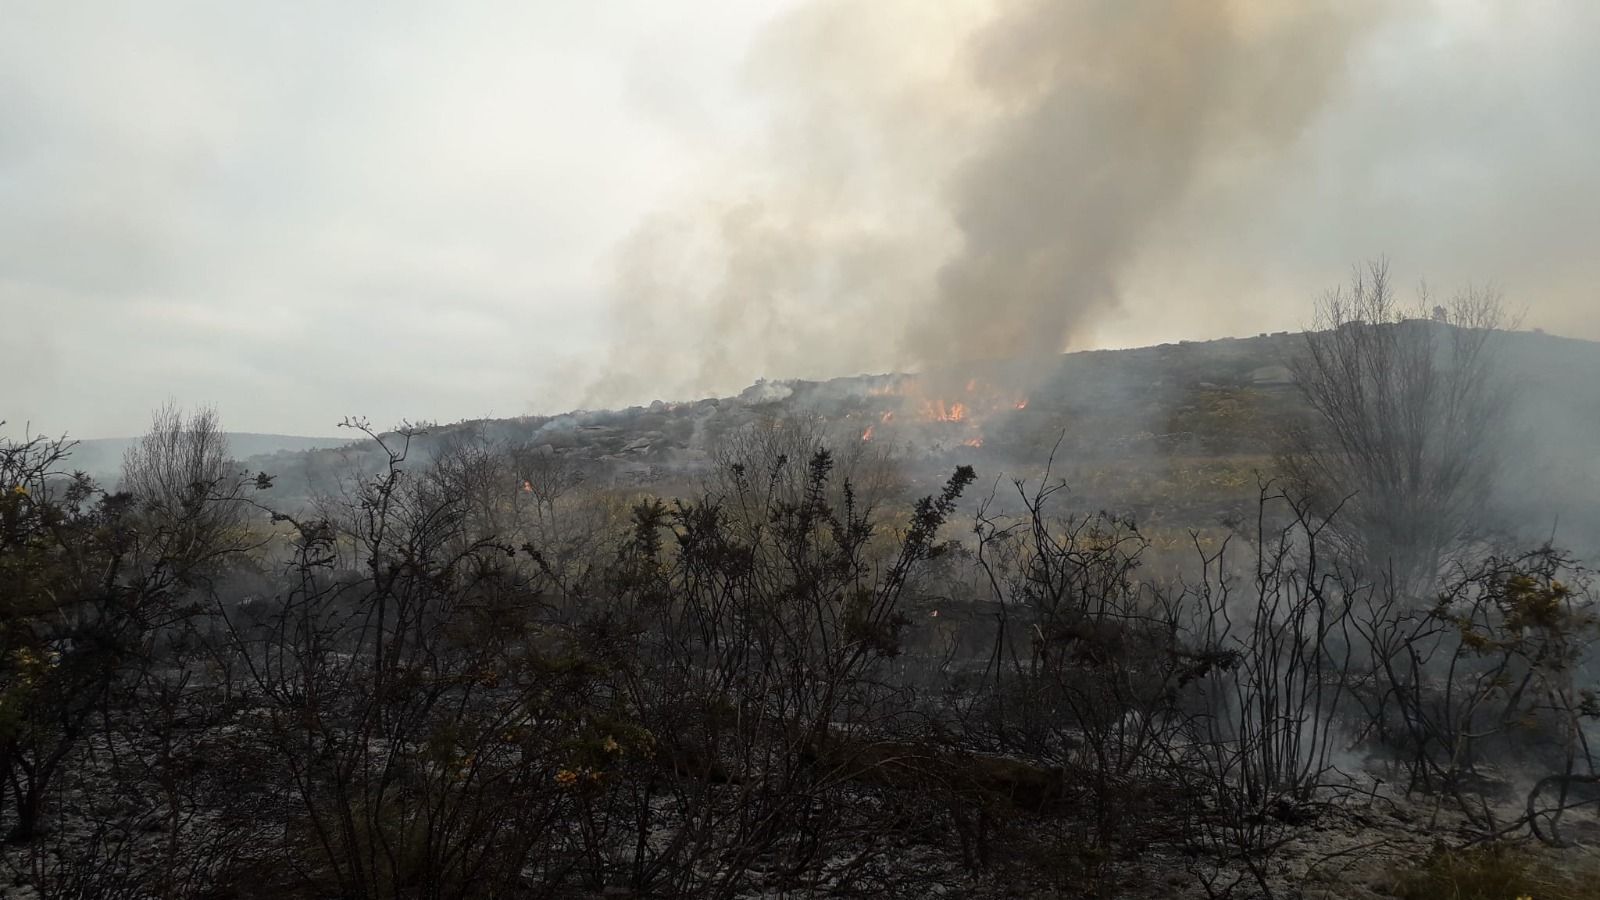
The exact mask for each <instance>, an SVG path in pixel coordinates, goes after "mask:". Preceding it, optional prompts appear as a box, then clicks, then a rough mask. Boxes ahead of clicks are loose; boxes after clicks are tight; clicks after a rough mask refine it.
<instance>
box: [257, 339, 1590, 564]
mask: <svg viewBox="0 0 1600 900" xmlns="http://www.w3.org/2000/svg"><path fill="white" fill-rule="evenodd" d="M1505 337H1506V340H1505V341H1504V342H1503V343H1502V344H1501V345H1500V347H1499V350H1500V355H1501V359H1502V362H1503V364H1504V368H1505V371H1506V372H1507V374H1508V375H1509V376H1510V377H1511V378H1512V379H1513V380H1514V382H1515V383H1516V384H1517V386H1518V388H1519V391H1518V401H1517V404H1516V408H1515V410H1514V412H1513V416H1512V421H1511V422H1510V423H1508V428H1507V429H1506V431H1507V433H1505V434H1500V435H1485V436H1484V437H1485V439H1486V440H1493V441H1497V442H1499V443H1500V444H1501V446H1502V447H1503V448H1504V449H1505V451H1506V452H1507V455H1508V457H1509V459H1510V462H1511V465H1510V466H1509V467H1508V469H1507V471H1506V472H1505V473H1504V474H1503V476H1502V479H1501V482H1500V483H1499V484H1496V485H1494V486H1493V488H1494V489H1495V491H1496V493H1497V494H1499V495H1501V500H1502V504H1501V507H1502V509H1503V510H1504V514H1505V516H1506V518H1507V519H1510V520H1514V521H1516V522H1518V523H1522V524H1524V525H1525V526H1526V527H1527V528H1528V529H1531V530H1536V531H1542V532H1543V533H1546V534H1549V533H1554V532H1557V531H1559V533H1560V534H1561V535H1562V536H1564V537H1566V536H1570V537H1571V538H1572V539H1579V538H1578V536H1579V535H1581V536H1582V537H1581V540H1582V541H1583V542H1586V543H1588V544H1592V545H1594V546H1597V547H1600V343H1595V342H1592V341H1582V340H1574V339H1568V338H1561V337H1556V336H1553V335H1546V334H1541V333H1533V332H1514V333H1510V334H1507V335H1506V336H1505ZM1304 346H1305V344H1304V341H1303V339H1302V337H1301V336H1300V335H1299V334H1291V333H1283V332H1280V333H1276V334H1270V335H1267V334H1263V335H1259V336H1256V337H1249V338H1225V339H1221V340H1214V341H1184V342H1180V343H1176V344H1163V345H1161V346H1156V347H1144V348H1138V349H1129V350H1096V351H1085V352H1078V353H1069V354H1066V355H1062V356H1053V357H1048V358H1044V359H1032V360H996V361H990V362H982V363H968V364H960V365H952V366H948V367H944V368H941V369H938V370H934V371H929V372H924V373H922V374H920V375H905V374H882V375H860V376H850V377H843V378H835V379H831V380H827V381H806V380H777V381H759V382H757V383H756V384H754V385H751V386H750V387H749V388H747V389H746V390H745V391H743V392H742V393H741V394H739V395H738V396H734V397H722V398H707V399H699V400H688V401H684V402H664V401H657V402H655V403H652V404H650V405H648V406H635V407H631V408H628V409H619V410H578V411H573V412H570V413H564V414H561V415H555V416H529V417H522V418H516V419H492V420H477V421H465V422H458V423H455V424H451V425H439V426H433V427H430V428H429V429H427V433H426V434H424V435H421V436H419V437H418V438H417V439H416V440H415V441H413V442H412V444H411V453H410V456H409V460H408V464H412V465H424V464H426V463H427V462H428V461H429V460H431V459H433V458H436V457H437V455H438V454H440V453H442V452H446V451H448V449H449V448H450V447H452V446H455V445H458V444H459V443H461V442H463V441H465V442H471V443H479V442H481V443H483V444H486V445H489V446H492V447H496V448H500V449H502V450H510V449H512V448H519V447H520V448H522V451H523V452H526V453H534V454H539V455H547V456H551V457H561V458H565V459H567V460H569V461H570V463H571V464H572V465H576V466H580V467H582V468H583V469H584V470H585V471H587V472H589V473H590V475H591V477H592V478H594V479H595V480H596V482H603V483H605V484H609V485H613V486H615V487H617V488H619V489H625V490H642V491H647V492H661V493H668V494H671V493H674V492H677V491H681V490H692V489H693V487H692V485H693V483H694V481H695V479H696V478H697V477H698V475H700V474H701V473H704V472H705V471H706V470H707V469H708V468H709V467H710V465H711V464H712V459H713V457H714V455H715V450H716V448H717V447H718V446H721V445H722V444H724V443H725V441H726V439H727V438H728V437H729V436H730V435H733V434H736V433H738V432H739V431H741V430H742V429H743V428H745V427H746V426H749V425H751V424H752V423H756V422H759V421H761V420H763V419H766V418H770V417H786V416H794V415H799V416H804V417H807V418H809V419H811V420H812V421H814V422H817V423H819V425H820V427H822V428H823V430H824V431H825V433H826V434H827V439H828V440H829V442H830V443H831V444H832V445H833V446H834V447H836V448H844V447H849V446H852V445H857V446H861V447H863V448H869V447H870V448H873V449H877V448H883V449H886V450H893V451H894V453H895V455H896V456H897V457H898V458H899V459H900V460H901V462H902V466H901V468H902V469H903V471H904V473H905V474H906V476H907V477H908V478H909V479H910V480H911V482H912V489H913V490H923V491H926V490H931V489H933V488H934V487H936V486H937V484H938V483H940V481H941V480H942V479H943V477H944V476H945V475H947V474H948V471H949V467H950V466H951V465H953V464H955V463H972V464H974V465H976V466H977V467H978V470H979V472H980V474H981V475H983V476H984V477H986V478H988V477H995V476H1002V475H1004V476H1007V477H1009V476H1012V475H1024V476H1027V475H1036V474H1037V473H1038V472H1039V470H1040V467H1041V466H1042V465H1043V463H1044V462H1045V461H1046V460H1047V459H1049V458H1050V456H1051V454H1052V451H1054V453H1055V462H1054V471H1055V472H1056V474H1058V475H1062V476H1064V477H1066V478H1068V479H1069V481H1070V482H1071V483H1072V485H1073V490H1074V496H1075V498H1076V500H1077V502H1078V503H1079V504H1080V505H1082V506H1084V507H1085V508H1091V509H1093V508H1109V509H1115V510H1118V511H1128V512H1131V513H1133V514H1136V515H1137V516H1138V517H1139V520H1140V521H1141V523H1151V524H1156V523H1165V524H1167V525H1170V526H1171V527H1173V528H1175V529H1178V531H1179V533H1181V531H1182V529H1185V528H1189V527H1203V526H1205V525H1206V524H1207V523H1209V522H1215V521H1216V520H1217V518H1218V516H1219V515H1222V514H1224V513H1226V512H1227V511H1228V510H1229V509H1237V510H1247V509H1248V508H1249V507H1250V505H1251V504H1252V503H1253V502H1254V498H1255V494H1256V491H1257V482H1256V477H1257V473H1260V472H1263V471H1265V470H1268V469H1270V467H1271V465H1272V459H1271V454H1272V452H1273V447H1274V440H1273V437H1272V436H1273V434H1274V431H1275V429H1276V428H1277V427H1278V426H1279V425H1281V424H1282V423H1283V422H1285V421H1286V420H1288V419H1290V418H1292V417H1295V416H1299V415H1304V414H1306V410H1305V407H1304V405H1303V401H1302V400H1301V398H1300V395H1299V392H1298V391H1297V390H1296V388H1295V385H1294V384H1293V381H1292V376H1291V375H1290V372H1289V369H1288V367H1287V366H1286V365H1285V363H1286V362H1287V361H1288V360H1289V359H1290V358H1291V357H1292V356H1294V355H1295V354H1297V353H1299V352H1302V351H1303V348H1304ZM269 440H270V439H269ZM277 440H304V441H312V440H315V439H309V438H298V439H289V438H278V439H277ZM334 447H336V448H337V449H328V448H334ZM281 449H282V450H284V451H286V452H279V453H277V454H275V455H272V456H265V455H262V456H258V457H257V458H255V459H248V457H249V456H250V455H251V454H249V453H244V452H239V451H238V450H236V452H235V455H236V456H239V457H240V458H241V459H245V460H246V465H247V466H248V467H249V468H250V469H251V471H256V470H263V471H266V472H269V473H271V474H273V475H275V476H277V484H276V487H275V489H274V493H273V497H274V500H275V501H276V502H278V503H280V504H282V505H285V506H288V507H292V506H295V505H297V504H299V503H301V502H303V501H304V500H305V498H307V497H309V496H312V495H315V494H319V493H327V492H330V491H333V490H334V489H335V488H336V487H337V486H338V479H339V477H340V476H341V473H348V472H351V471H361V472H368V473H371V472H376V471H378V470H379V469H380V468H381V467H382V464H383V460H384V457H383V454H382V453H381V452H379V451H378V449H377V448H376V447H375V446H373V445H372V443H371V442H370V441H361V442H346V441H338V440H328V441H325V442H322V443H319V444H316V445H315V446H310V447H308V448H307V449H305V450H301V451H296V450H293V449H292V448H291V447H289V446H288V445H283V446H282V448H281ZM592 483H593V482H592Z"/></svg>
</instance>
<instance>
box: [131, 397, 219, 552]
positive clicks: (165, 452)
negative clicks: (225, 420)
mask: <svg viewBox="0 0 1600 900" xmlns="http://www.w3.org/2000/svg"><path fill="white" fill-rule="evenodd" d="M244 487H245V484H244V479H243V477H242V475H241V474H240V473H239V472H238V471H236V470H235V466H234V464H233V461H232V460H231V459H230V458H229V456H228V437H227V435H226V434H225V433H224V432H223V430H222V419H221V417H220V416H218V415H217V411H216V410H215V409H213V408H211V407H201V408H199V409H197V410H195V411H194V412H193V413H190V414H187V415H185V413H184V411H183V409H182V408H181V407H179V406H178V405H177V404H174V403H170V402H169V403H167V404H166V405H164V406H162V407H161V408H160V409H158V410H156V412H155V414H154V415H153V416H152V417H151V422H150V431H149V433H147V434H146V435H145V436H144V437H143V438H141V439H140V440H139V442H138V443H137V444H135V445H133V446H132V447H129V448H128V450H127V452H126V453H124V454H123V458H122V490H124V491H126V492H128V493H130V494H132V495H133V496H134V497H136V498H137V499H138V501H139V502H140V504H142V506H143V509H144V512H145V514H146V515H147V517H148V518H149V520H150V523H151V524H152V525H153V526H154V528H155V530H156V532H157V533H159V534H160V535H161V536H162V537H163V538H164V539H165V540H166V541H167V542H168V543H169V544H170V546H169V547H168V548H167V551H168V552H169V553H170V554H171V555H173V556H174V557H177V558H188V559H190V560H194V561H199V560H203V559H206V558H209V557H213V556H215V555H216V554H218V553H220V552H226V551H228V550H231V549H239V542H240V540H241V539H242V538H243V534H242V526H243V524H244V520H245V515H246V505H245V504H244V502H243V501H242V500H241V494H242V493H243V490H244Z"/></svg>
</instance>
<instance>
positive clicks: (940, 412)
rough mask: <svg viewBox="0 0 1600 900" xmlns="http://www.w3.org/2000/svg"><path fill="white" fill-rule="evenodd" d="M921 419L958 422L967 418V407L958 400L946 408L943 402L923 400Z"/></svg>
mask: <svg viewBox="0 0 1600 900" xmlns="http://www.w3.org/2000/svg"><path fill="white" fill-rule="evenodd" d="M922 417H923V418H924V419H928V420H931V421H934V422H960V421H963V420H965V419H966V418H967V405H966V404H965V403H962V402H961V401H959V400H957V401H955V402H952V403H951V404H949V405H948V406H946V405H945V402H944V401H943V400H924V401H922Z"/></svg>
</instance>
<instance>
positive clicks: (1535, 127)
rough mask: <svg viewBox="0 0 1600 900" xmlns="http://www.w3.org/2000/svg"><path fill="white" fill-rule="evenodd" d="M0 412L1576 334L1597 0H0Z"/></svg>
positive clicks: (453, 415) (470, 411) (434, 401)
mask: <svg viewBox="0 0 1600 900" xmlns="http://www.w3.org/2000/svg"><path fill="white" fill-rule="evenodd" d="M0 21H3V22H4V23H5V25H4V27H3V28H0V378H3V381H0V384H3V385H4V387H3V388H0V418H3V419H7V420H9V421H10V423H11V424H10V425H9V426H7V429H6V430H7V431H11V432H14V431H17V430H20V429H19V426H20V425H21V424H22V423H23V422H29V421H31V423H32V424H33V426H34V428H35V430H40V429H42V430H45V431H52V432H56V431H63V430H66V431H71V432H72V433H73V434H75V435H79V436H83V437H97V436H110V435H123V434H131V433H137V432H139V431H141V430H142V429H143V427H144V425H145V424H146V422H147V421H148V415H149V410H150V409H151V408H152V407H154V406H156V405H158V404H159V403H161V402H162V401H163V400H165V399H167V398H169V397H170V398H174V399H177V400H179V401H180V402H186V403H198V402H209V403H215V404H216V405H217V406H218V407H219V408H220V409H221V411H222V414H223V419H224V422H225V423H226V424H227V426H228V427H230V428H232V429H235V430H246V431H279V432H293V433H302V434H329V433H332V432H333V430H334V429H333V427H332V426H333V424H334V423H335V422H337V421H338V420H339V419H340V418H341V417H342V416H343V415H345V414H362V415H366V416H369V417H371V418H372V419H373V420H374V421H376V422H378V423H380V424H391V423H393V422H394V421H397V420H399V419H400V418H402V417H409V418H413V419H416V418H429V419H437V420H443V421H453V420H456V419H460V418H467V417H477V416H487V415H493V416H510V415H520V414H525V413H529V412H546V411H555V410H560V409H565V408H571V407H573V406H578V405H598V404H602V403H603V404H617V403H624V402H641V401H648V400H650V399H652V398H654V397H657V396H685V395H689V394H695V393H701V392H723V391H732V390H737V389H738V388H739V387H741V386H742V385H743V384H746V383H748V382H749V381H751V380H753V379H754V378H755V377H758V376H767V377H784V376H817V375H836V374H850V373H853V372H857V371H881V370H883V369H885V368H889V367H895V366H915V365H919V364H922V363H925V362H927V361H928V360H930V359H937V358H946V357H948V356H950V355H963V354H965V355H987V354H995V353H1003V352H1009V351H1011V350H1013V349H1014V350H1015V351H1016V352H1044V351H1046V350H1055V349H1064V348H1078V347H1089V346H1125V345H1132V344H1143V343H1153V342H1159V341H1165V340H1176V339H1179V338H1206V337H1216V336H1223V335H1229V334H1249V333H1254V332H1256V331H1264V330H1277V329H1283V328H1291V327H1295V326H1297V325H1299V324H1301V323H1302V322H1304V321H1305V320H1306V318H1307V317H1308V312H1309V307H1310V302H1311V300H1312V298H1313V297H1314V296H1315V295H1316V294H1317V293H1318V292H1320V291H1321V290H1322V289H1324V288H1326V287H1328V286H1330V285H1332V284H1334V283H1336V282H1337V281H1338V280H1339V279H1340V278H1342V277H1343V275H1344V273H1345V272H1346V271H1347V270H1348V268H1349V266H1350V265H1351V264H1352V263H1355V262H1358V261H1360V260H1361V259H1363V258H1365V257H1368V256H1371V255H1374V254H1379V253H1384V254H1388V255H1389V256H1390V257H1391V258H1392V260H1393V266H1394V271H1395V273H1396V274H1397V275H1398V276H1399V278H1400V279H1401V280H1402V281H1412V280H1416V279H1420V278H1423V277H1426V278H1427V279H1428V281H1429V283H1430V285H1431V286H1432V287H1433V288H1434V289H1435V290H1436V291H1439V292H1446V291H1448V290H1450V289H1451V288H1454V287H1456V286H1459V285H1462V284H1466V283H1469V282H1476V283H1482V282H1485V281H1493V282H1496V283H1498V284H1499V285H1500V286H1501V287H1502V288H1503V289H1504V290H1505V292H1506V294H1507V296H1508V299H1509V300H1510V301H1511V303H1512V304H1513V305H1514V306H1516V307H1517V308H1519V309H1523V310H1525V316H1524V321H1525V323H1526V324H1527V325H1528V326H1530V327H1532V326H1539V327H1544V328H1546V329H1548V330H1551V331H1555V332H1559V333H1564V334H1570V335H1574V336H1580V337H1587V338H1594V339H1600V292H1597V291H1600V253H1597V252H1596V251H1595V246H1596V244H1597V238H1600V171H1597V164H1596V160H1597V159H1600V155H1597V146H1600V144H1597V139H1600V4H1594V3H1590V2H1587V0H1572V2H1568V3H1558V2H1538V0H1528V2H1521V3H1509V2H1507V3H1489V2H1469V0H1461V2H1446V0H1437V2H1433V3H1427V2H1415V3H1403V2H1397V3H1387V2H1381V0H1373V2H1370V3H1354V4H1353V3H1349V2H1339V3H1328V4H1326V5H1325V6H1320V7H1319V6H1318V5H1317V4H1313V3H1308V2H1301V0H1293V2H1289V0H1285V2H1284V3H1282V4H1273V3H1265V2H1251V3H1246V2H1243V0H1239V2H1237V3H1230V2H1227V0H1171V2H1154V0H1071V2H1069V0H1015V2H1007V3H997V2H988V0H961V2H954V0H953V2H949V3H929V2H926V0H916V2H912V0H871V2H869V0H860V2H843V0H762V2H757V0H694V2H688V0H682V2H661V0H627V2H622V0H614V2H613V0H583V2H553V0H550V2H505V3H451V4H445V3H430V4H422V3H409V2H385V3H381V4H380V3H355V2H351V3H338V4H329V3H312V2H304V3H292V2H271V3H227V4H220V3H214V2H194V3H164V2H140V3H111V2H104V3H32V2H11V0H0Z"/></svg>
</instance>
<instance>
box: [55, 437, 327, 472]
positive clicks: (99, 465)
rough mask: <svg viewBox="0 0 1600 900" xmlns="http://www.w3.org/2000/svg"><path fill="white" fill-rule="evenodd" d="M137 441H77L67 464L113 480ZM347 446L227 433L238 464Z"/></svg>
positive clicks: (315, 439) (318, 439) (308, 439)
mask: <svg viewBox="0 0 1600 900" xmlns="http://www.w3.org/2000/svg"><path fill="white" fill-rule="evenodd" d="M138 440H139V438H133V437H125V438H96V439H93V440H86V441H78V443H77V446H75V447H73V448H72V457H71V459H70V460H69V463H68V464H69V465H70V467H71V468H73V469H82V470H83V471H84V472H87V473H88V474H89V475H91V476H93V477H94V478H95V479H97V480H102V481H104V480H107V479H115V478H116V477H117V476H118V475H119V474H120V473H121V472H122V455H123V453H124V452H126V451H127V449H128V448H129V447H131V446H133V444H135V443H137V442H138ZM348 443H350V438H348V437H336V438H335V437H304V436H301V435H294V434H253V433H250V432H244V431H238V432H229V433H228V449H229V452H230V454H231V455H232V456H233V458H234V459H239V460H248V459H250V458H251V457H256V456H267V455H270V454H274V453H283V452H290V453H303V452H305V451H307V450H323V449H326V448H329V447H342V446H344V445H345V444H348Z"/></svg>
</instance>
